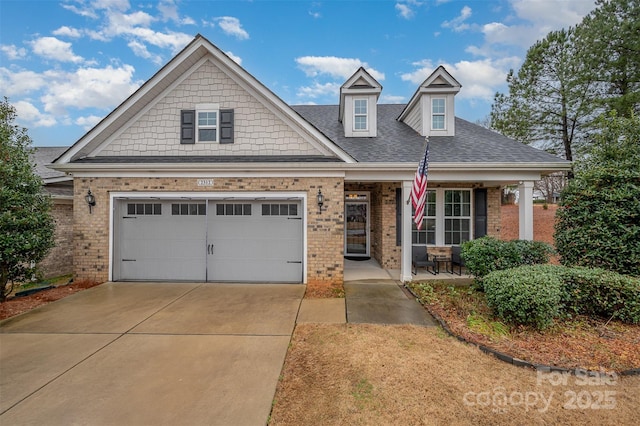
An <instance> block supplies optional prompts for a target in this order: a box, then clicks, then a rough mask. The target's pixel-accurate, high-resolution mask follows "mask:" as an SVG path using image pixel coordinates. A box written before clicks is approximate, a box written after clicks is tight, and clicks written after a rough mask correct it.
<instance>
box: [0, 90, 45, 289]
mask: <svg viewBox="0 0 640 426" xmlns="http://www.w3.org/2000/svg"><path fill="white" fill-rule="evenodd" d="M15 117H16V112H15V108H13V106H12V105H11V104H10V103H9V101H8V99H7V98H4V100H3V101H2V102H1V103H0V301H4V300H5V299H6V297H7V296H8V295H9V293H10V292H11V290H12V289H13V285H14V283H15V282H19V281H24V280H26V279H29V278H31V274H32V271H33V268H32V265H33V264H35V263H37V262H39V261H40V260H42V259H43V258H44V257H45V256H46V254H47V252H48V251H49V249H50V248H51V247H52V246H53V244H54V241H53V233H54V221H53V218H52V217H51V213H50V211H51V200H50V198H49V197H48V196H45V194H43V192H42V179H40V177H39V176H38V175H36V174H35V169H34V165H33V163H32V159H31V157H30V153H31V138H29V135H28V134H27V129H25V128H21V127H19V126H17V125H15V124H14V120H15Z"/></svg>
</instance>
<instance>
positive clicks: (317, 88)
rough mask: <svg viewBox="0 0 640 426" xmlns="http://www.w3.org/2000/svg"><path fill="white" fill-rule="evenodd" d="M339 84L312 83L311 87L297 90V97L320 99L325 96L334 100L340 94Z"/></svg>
mask: <svg viewBox="0 0 640 426" xmlns="http://www.w3.org/2000/svg"><path fill="white" fill-rule="evenodd" d="M340 86H341V84H340V83H324V84H323V83H318V82H314V83H313V85H311V86H303V87H300V88H299V89H298V93H297V96H298V97H302V98H312V99H316V98H322V97H326V96H329V95H330V96H334V97H335V98H336V99H337V98H338V96H339V94H340Z"/></svg>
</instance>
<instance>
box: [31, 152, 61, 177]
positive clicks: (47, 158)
mask: <svg viewBox="0 0 640 426" xmlns="http://www.w3.org/2000/svg"><path fill="white" fill-rule="evenodd" d="M68 148H69V147H68V146H41V147H36V148H35V149H34V151H33V161H34V162H35V164H36V173H37V174H38V176H40V177H41V178H42V179H44V180H47V179H54V178H61V177H65V176H66V174H65V173H64V172H59V171H57V170H53V169H50V168H48V167H47V166H48V165H49V164H51V163H53V160H55V159H56V158H58V157H59V156H60V155H62V153H63V152H65V151H66V150H67V149H68Z"/></svg>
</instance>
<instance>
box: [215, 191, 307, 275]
mask: <svg viewBox="0 0 640 426" xmlns="http://www.w3.org/2000/svg"><path fill="white" fill-rule="evenodd" d="M212 203H213V202H212ZM263 204H265V203H260V202H254V203H252V207H251V215H244V214H243V215H226V214H224V215H219V214H215V215H212V216H210V217H209V227H208V234H209V241H210V242H211V243H213V244H214V245H215V249H214V251H213V253H212V254H211V255H210V256H209V257H208V261H207V265H208V266H207V276H208V279H209V280H211V281H257V282H260V281H262V282H301V281H302V253H303V248H302V220H300V218H299V217H295V216H293V217H291V218H289V217H288V216H286V215H284V216H280V215H278V216H269V215H267V216H265V215H263V208H262V205H263ZM266 204H269V205H271V204H275V203H271V202H267V203H266ZM300 204H301V203H300V202H299V201H296V202H287V206H288V205H295V206H296V207H295V209H292V210H294V211H295V213H296V214H300V211H301V209H300ZM229 210H230V209H225V210H224V211H225V212H227V211H229ZM209 211H215V212H216V213H217V212H219V211H221V209H217V208H215V207H212V208H210V209H209ZM234 211H235V210H234ZM269 212H271V210H269Z"/></svg>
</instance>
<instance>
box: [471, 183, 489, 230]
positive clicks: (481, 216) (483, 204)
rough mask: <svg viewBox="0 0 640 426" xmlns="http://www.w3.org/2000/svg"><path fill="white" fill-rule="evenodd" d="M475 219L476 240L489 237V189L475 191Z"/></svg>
mask: <svg viewBox="0 0 640 426" xmlns="http://www.w3.org/2000/svg"><path fill="white" fill-rule="evenodd" d="M473 195H474V197H473V198H474V200H475V205H474V207H475V208H474V212H475V217H474V219H473V225H474V226H473V229H474V239H475V238H480V237H484V236H485V235H487V188H477V189H475V190H474V191H473Z"/></svg>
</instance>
